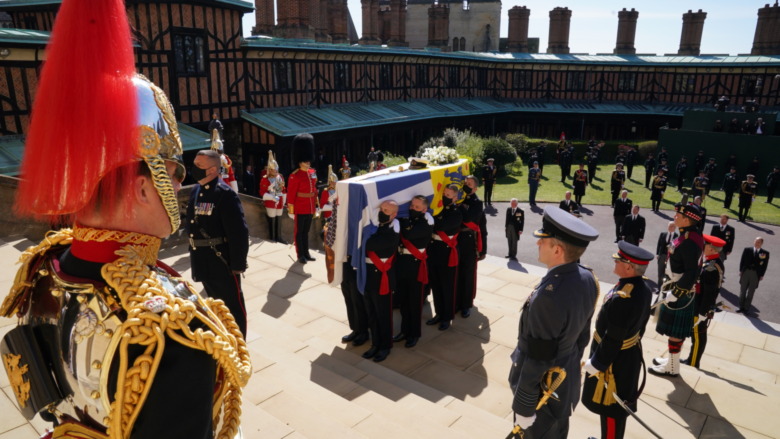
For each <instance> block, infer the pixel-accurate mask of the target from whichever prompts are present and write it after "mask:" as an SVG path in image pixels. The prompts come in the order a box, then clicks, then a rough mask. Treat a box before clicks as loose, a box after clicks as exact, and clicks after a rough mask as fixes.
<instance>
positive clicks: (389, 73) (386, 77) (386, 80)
mask: <svg viewBox="0 0 780 439" xmlns="http://www.w3.org/2000/svg"><path fill="white" fill-rule="evenodd" d="M379 87H380V88H393V65H392V64H380V65H379Z"/></svg>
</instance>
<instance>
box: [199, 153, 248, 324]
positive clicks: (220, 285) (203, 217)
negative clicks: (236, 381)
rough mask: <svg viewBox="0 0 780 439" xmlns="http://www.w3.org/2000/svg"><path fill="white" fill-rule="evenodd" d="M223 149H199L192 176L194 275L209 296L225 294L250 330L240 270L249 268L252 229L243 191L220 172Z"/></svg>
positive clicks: (238, 317)
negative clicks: (243, 203) (245, 212)
mask: <svg viewBox="0 0 780 439" xmlns="http://www.w3.org/2000/svg"><path fill="white" fill-rule="evenodd" d="M219 165H220V157H219V153H217V152H216V151H212V150H202V151H198V155H197V156H195V163H194V166H193V167H192V168H191V169H192V170H191V174H192V178H193V179H195V181H197V182H198V185H196V186H195V189H193V190H192V194H191V195H190V203H189V205H188V206H187V223H186V225H187V233H188V236H189V242H190V262H191V264H192V278H193V279H194V280H196V281H198V282H200V283H202V284H203V288H204V289H205V290H206V293H207V294H208V295H209V297H213V298H215V299H222V300H223V301H224V302H225V304H226V305H227V307H228V308H229V309H230V312H231V313H233V317H235V319H236V322H237V323H238V327H239V328H241V333H242V334H244V336H246V307H245V306H244V292H243V291H242V290H241V273H243V272H244V270H246V268H247V254H248V253H249V229H248V228H247V225H246V221H245V220H244V209H243V207H241V200H239V198H238V195H237V194H236V193H235V192H234V191H233V190H232V189H231V188H230V186H228V185H227V184H226V183H225V182H224V181H222V179H221V178H219Z"/></svg>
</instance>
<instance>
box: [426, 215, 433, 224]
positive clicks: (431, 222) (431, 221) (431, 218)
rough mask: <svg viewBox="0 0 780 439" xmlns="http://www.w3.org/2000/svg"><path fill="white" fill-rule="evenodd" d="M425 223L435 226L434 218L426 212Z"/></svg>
mask: <svg viewBox="0 0 780 439" xmlns="http://www.w3.org/2000/svg"><path fill="white" fill-rule="evenodd" d="M425 221H428V225H431V226H432V225H433V217H432V216H431V214H430V213H428V212H425Z"/></svg>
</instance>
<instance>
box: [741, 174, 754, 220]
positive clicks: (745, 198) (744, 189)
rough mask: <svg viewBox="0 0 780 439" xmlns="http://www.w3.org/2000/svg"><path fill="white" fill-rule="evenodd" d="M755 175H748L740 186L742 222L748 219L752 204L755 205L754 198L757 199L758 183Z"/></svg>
mask: <svg viewBox="0 0 780 439" xmlns="http://www.w3.org/2000/svg"><path fill="white" fill-rule="evenodd" d="M754 178H755V176H754V175H753V174H748V175H747V180H745V181H743V182H742V184H741V185H740V186H739V220H738V221H740V222H743V223H744V222H745V221H747V217H748V213H749V212H750V206H752V205H753V200H755V199H756V194H757V193H758V184H757V183H756V182H755V181H753V179H754Z"/></svg>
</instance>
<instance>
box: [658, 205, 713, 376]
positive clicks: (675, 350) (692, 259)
mask: <svg viewBox="0 0 780 439" xmlns="http://www.w3.org/2000/svg"><path fill="white" fill-rule="evenodd" d="M675 208H676V209H677V213H676V214H675V215H674V224H675V225H676V226H677V228H678V230H679V232H680V236H679V237H678V238H677V239H676V240H675V241H674V243H673V244H672V248H670V249H669V260H668V262H667V267H666V272H667V274H668V276H669V279H670V282H669V284H667V285H664V287H663V288H661V289H660V291H661V293H659V294H664V295H665V296H666V297H665V298H664V299H663V300H662V301H661V302H660V303H659V305H658V306H660V308H661V309H660V311H659V315H658V323H657V324H656V327H655V330H656V332H658V333H659V334H661V335H666V336H668V337H669V343H668V344H669V358H656V359H654V360H653V364H655V366H651V367H650V368H649V369H648V372H650V373H652V374H654V375H660V376H671V377H676V376H677V375H679V374H680V350H681V349H682V345H683V342H684V341H685V338H686V337H689V336H690V335H691V328H692V327H693V315H694V312H695V308H694V307H693V306H692V305H693V300H694V298H693V296H694V294H693V287H694V285H695V284H696V279H697V278H698V275H699V257H700V256H701V252H702V249H703V248H704V240H703V239H702V237H701V235H700V234H699V232H698V231H697V230H698V224H699V221H701V212H700V211H699V207H698V206H697V205H695V204H687V203H685V202H680V203H677V205H675Z"/></svg>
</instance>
